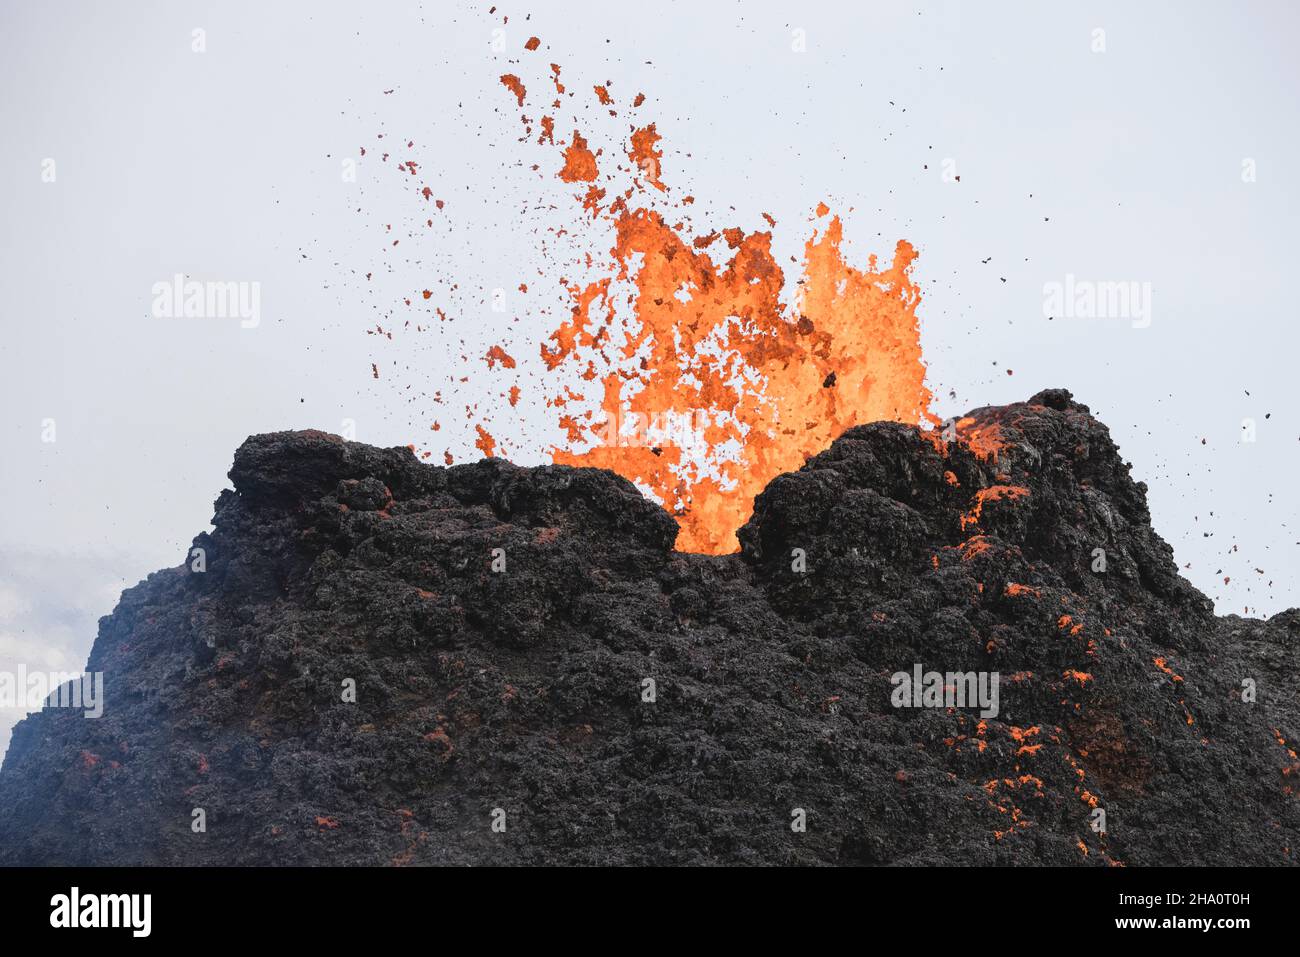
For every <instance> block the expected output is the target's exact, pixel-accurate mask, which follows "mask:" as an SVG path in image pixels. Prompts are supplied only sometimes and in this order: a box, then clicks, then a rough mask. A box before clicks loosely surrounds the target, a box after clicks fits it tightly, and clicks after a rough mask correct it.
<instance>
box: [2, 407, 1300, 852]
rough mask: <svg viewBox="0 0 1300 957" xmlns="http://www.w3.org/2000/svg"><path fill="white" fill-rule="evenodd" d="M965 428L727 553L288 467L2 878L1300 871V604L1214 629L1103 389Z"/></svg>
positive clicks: (846, 454)
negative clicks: (1088, 401)
mask: <svg viewBox="0 0 1300 957" xmlns="http://www.w3.org/2000/svg"><path fill="white" fill-rule="evenodd" d="M963 423H964V424H963V433H962V434H963V436H964V437H965V439H964V440H963V439H959V440H957V441H944V440H943V439H941V438H938V437H936V436H935V435H933V434H931V433H923V432H921V431H919V430H917V429H916V428H913V427H910V426H904V425H899V424H893V423H876V424H873V425H867V426H859V427H856V428H852V429H850V430H848V431H847V432H845V433H844V434H843V435H842V436H841V437H840V438H839V439H838V440H837V441H836V442H835V443H834V444H833V445H832V446H831V447H830V448H829V449H827V450H826V451H824V452H822V453H821V454H820V455H817V456H816V457H814V458H812V459H810V460H809V461H808V463H807V464H806V465H805V466H804V467H803V468H802V469H800V470H799V471H798V472H793V473H788V474H785V475H781V476H779V477H778V478H776V479H775V480H773V481H772V482H771V483H770V484H769V485H768V486H767V488H766V490H765V491H764V492H763V493H762V494H761V495H759V496H758V498H757V499H756V500H755V508H754V514H753V518H752V519H751V520H750V521H749V523H748V524H746V525H745V526H744V528H743V529H741V531H740V535H739V537H740V541H741V544H742V548H741V551H740V552H739V553H738V554H736V555H729V556H721V557H717V556H703V555H690V554H682V553H678V552H675V551H674V550H673V542H674V538H675V536H676V534H677V527H676V524H675V523H674V521H673V519H672V518H671V517H670V516H669V515H668V514H667V513H665V512H664V511H663V510H661V509H660V508H659V507H657V506H656V505H655V504H653V503H652V502H650V501H648V500H646V499H645V498H643V497H642V496H641V495H640V494H639V493H638V492H637V490H636V488H635V487H634V486H633V485H632V484H631V483H629V482H628V481H626V480H625V479H623V478H620V477H618V476H617V475H614V474H613V473H610V472H605V471H600V470H594V469H575V468H567V467H561V466H545V467H539V468H519V467H516V466H514V465H511V464H510V463H508V462H505V461H502V460H500V459H486V460H483V461H481V462H478V463H477V464H472V465H460V466H455V467H452V468H439V467H435V466H432V465H427V464H422V463H420V462H419V461H417V459H416V458H415V456H414V455H413V454H412V453H411V452H409V451H408V450H406V449H377V448H371V447H369V446H365V445H360V444H356V443H352V442H345V441H343V440H342V439H340V438H338V437H337V436H333V435H328V434H325V433H322V432H289V433H277V434H273V435H258V436H253V437H252V438H249V439H248V440H247V441H246V442H244V444H243V445H242V446H241V447H240V448H239V450H238V451H237V452H236V454H235V461H234V466H233V468H232V469H231V472H230V478H231V480H232V482H233V486H234V488H233V490H227V491H224V492H222V493H221V496H220V497H219V498H218V500H217V502H216V515H215V518H214V520H213V525H214V531H213V532H212V533H211V534H208V533H204V534H202V535H199V536H198V537H197V538H196V539H195V540H194V546H195V547H196V548H200V549H202V550H203V554H204V556H205V560H206V567H205V570H203V571H195V570H193V566H194V564H195V563H194V561H193V559H192V558H190V557H189V556H186V561H185V562H184V563H182V564H181V565H179V566H178V567H175V568H170V569H166V570H163V571H159V572H156V573H155V574H153V575H150V576H149V578H148V579H147V580H146V581H144V582H142V583H140V584H139V585H137V586H135V587H134V588H131V589H128V590H127V591H126V592H124V593H123V595H122V599H121V602H120V604H119V605H118V607H117V608H116V610H115V611H114V612H113V613H112V614H111V615H109V616H107V617H105V618H104V619H102V620H101V622H100V628H99V635H98V638H97V640H96V641H95V644H94V648H93V650H92V652H91V654H90V660H89V664H88V669H87V670H89V671H92V672H93V671H100V672H103V675H104V681H105V708H104V713H103V716H102V717H100V718H98V719H87V718H86V717H85V716H84V715H83V714H82V713H81V712H79V711H73V710H70V709H67V708H47V709H45V710H44V711H41V712H38V713H36V714H34V715H32V716H31V717H28V718H27V719H26V720H24V721H23V722H21V723H20V724H19V726H18V727H17V729H16V730H15V732H14V735H13V741H12V744H11V746H10V749H9V752H8V754H7V756H6V758H5V762H4V766H3V769H2V770H0V863H4V864H10V865H13V864H145V865H151V864H185V865H205V864H254V865H277V864H283V865H302V864H317V863H320V864H326V863H328V864H366V865H375V864H393V865H423V864H479V865H491V864H501V865H505V864H533V865H540V864H873V865H883V864H896V865H930V864H972V865H975V864H993V865H1034V864H1044V865H1091V866H1108V865H1128V866H1143V865H1161V864H1163V865H1211V864H1248V865H1285V864H1291V863H1294V862H1295V861H1296V859H1297V856H1300V795H1297V794H1296V792H1295V788H1296V785H1297V784H1298V783H1300V761H1297V758H1296V753H1295V750H1294V748H1295V740H1296V738H1297V737H1300V706H1298V705H1297V699H1296V696H1295V683H1296V680H1297V678H1298V677H1300V660H1298V657H1300V656H1298V653H1297V647H1298V641H1300V610H1296V609H1292V610H1289V611H1286V612H1283V613H1280V614H1277V615H1275V616H1273V617H1272V618H1271V619H1269V620H1267V621H1260V620H1250V619H1244V618H1240V617H1236V616H1229V617H1226V618H1217V617H1215V616H1214V614H1213V613H1212V609H1211V604H1210V602H1209V601H1208V600H1207V599H1206V598H1205V597H1204V596H1203V595H1202V594H1200V593H1199V592H1198V591H1197V590H1196V589H1195V588H1193V587H1192V586H1191V585H1190V584H1189V583H1188V582H1186V581H1185V580H1184V579H1182V578H1181V577H1179V575H1178V571H1177V568H1176V567H1175V565H1174V562H1173V557H1172V552H1171V549H1170V548H1169V546H1168V545H1167V544H1166V543H1165V542H1164V541H1163V540H1161V539H1160V537H1159V536H1158V535H1156V533H1155V532H1154V531H1153V530H1152V528H1151V521H1150V514H1149V512H1148V509H1147V504H1146V489H1145V487H1144V486H1143V485H1142V484H1141V483H1137V482H1134V481H1133V480H1132V479H1131V478H1130V476H1129V467H1128V465H1126V464H1125V463H1124V462H1123V460H1122V459H1121V457H1120V455H1119V453H1118V451H1117V449H1116V447H1115V445H1114V443H1113V442H1112V441H1111V438H1110V435H1109V433H1108V431H1107V429H1106V428H1105V426H1103V425H1102V424H1100V423H1099V422H1097V421H1096V420H1095V419H1094V418H1093V417H1092V416H1091V415H1090V414H1089V412H1088V409H1087V408H1086V407H1085V406H1083V405H1080V404H1078V403H1075V402H1074V401H1073V400H1072V399H1071V396H1070V394H1069V393H1068V392H1065V391H1063V390H1048V391H1045V392H1041V393H1039V394H1038V395H1036V396H1034V397H1033V398H1031V399H1030V400H1029V401H1028V402H1024V403H1016V404H1013V405H1009V406H1005V407H998V408H984V409H977V410H975V411H973V412H971V413H970V415H969V416H968V417H967V419H965V420H963ZM990 436H992V437H994V438H995V439H996V441H995V442H994V441H993V440H992V439H990V438H989V437H990ZM991 448H995V450H993V451H990V449H991ZM1099 549H1100V550H1101V551H1100V552H1099V551H1098V550H1099ZM1099 558H1100V559H1102V560H1104V566H1103V565H1101V564H1100V563H1099ZM1103 567H1104V570H1102V568H1103ZM917 666H920V667H921V668H922V669H924V670H925V671H930V670H935V671H939V672H944V673H947V672H975V673H978V674H980V675H984V676H989V675H993V674H996V675H997V676H998V679H999V687H1000V694H999V702H998V713H997V715H996V716H986V717H981V716H980V710H981V709H980V708H979V706H978V705H972V706H967V707H946V706H943V704H942V702H941V703H940V706H938V707H895V700H896V699H895V695H894V692H895V690H896V686H895V683H894V681H893V680H892V679H891V676H893V675H895V674H897V673H899V672H905V673H912V672H913V670H914V668H916V667H917ZM647 679H650V680H649V681H647ZM353 686H354V687H355V695H354V696H355V700H354V701H353V700H348V699H349V698H351V697H352V695H351V694H349V690H348V689H349V688H350V687H353ZM650 699H652V700H650ZM904 703H908V702H904ZM197 809H201V811H202V813H201V814H196V810H197ZM1099 810H1100V811H1101V812H1103V814H1102V815H1099V814H1098V813H1097V811H1099ZM200 820H201V821H202V823H203V825H204V826H203V827H202V828H199V827H198V825H197V823H196V822H198V821H200ZM801 823H802V825H803V826H802V827H801V826H800V825H801ZM1102 824H1104V827H1103V826H1101V825H1102Z"/></svg>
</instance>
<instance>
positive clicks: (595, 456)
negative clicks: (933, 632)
mask: <svg viewBox="0 0 1300 957" xmlns="http://www.w3.org/2000/svg"><path fill="white" fill-rule="evenodd" d="M553 72H555V74H556V76H557V77H558V70H555V69H553ZM510 80H511V81H513V82H510V83H506V85H507V86H508V87H509V88H510V89H511V92H513V93H515V94H516V95H517V96H518V95H519V94H520V93H522V89H523V88H522V84H519V81H518V80H517V79H516V78H514V77H511V78H510ZM504 82H506V78H503V83H504ZM557 83H558V80H557ZM515 84H518V87H516V85H515ZM597 95H598V97H599V100H600V103H601V105H602V106H604V105H609V104H610V103H613V102H614V101H613V100H612V98H610V94H609V92H608V91H607V90H605V89H603V88H602V89H600V90H599V91H598V93H597ZM641 99H642V98H641V97H638V99H637V101H636V103H635V104H633V105H634V106H635V105H639V103H640V101H641ZM556 105H557V106H558V105H559V104H558V101H557V103H556ZM527 122H528V120H527V119H526V118H525V123H527ZM547 125H548V127H549V126H550V124H547ZM593 135H594V134H593ZM543 139H545V137H543ZM660 142H661V138H660V135H659V133H658V132H657V131H656V129H655V125H654V124H652V123H651V124H646V125H644V126H641V127H639V128H632V129H631V132H630V134H629V135H628V136H627V137H626V140H625V141H624V142H623V143H622V144H618V148H617V149H615V148H613V146H611V148H610V150H609V151H608V152H607V155H611V156H618V155H623V156H626V157H628V159H629V160H630V161H631V165H630V166H629V165H627V164H619V165H618V166H617V169H614V168H610V169H606V168H605V164H601V166H599V167H598V165H597V162H596V156H595V155H594V154H593V153H592V151H591V149H590V148H589V146H588V141H587V139H586V138H584V137H583V135H582V134H581V133H580V132H579V131H577V130H575V131H574V133H573V135H572V138H571V139H570V141H569V143H568V144H567V145H565V144H556V145H557V148H558V149H562V150H563V163H562V165H560V167H559V168H558V170H557V172H556V173H555V175H556V176H558V178H559V179H560V180H562V181H563V182H565V183H569V184H577V185H578V187H579V188H578V190H577V191H576V192H575V193H574V198H575V200H577V201H578V202H579V203H580V204H581V208H582V210H584V211H585V212H587V213H589V214H590V216H591V220H589V221H587V224H591V223H592V222H593V221H594V224H595V225H596V226H597V227H599V226H605V227H606V228H611V229H612V232H613V235H614V237H615V240H614V246H613V248H612V249H611V250H610V256H609V258H608V260H606V261H597V260H595V259H593V258H592V257H591V256H588V257H587V258H588V262H589V264H590V265H592V266H593V268H594V270H595V275H596V278H595V279H585V278H584V279H583V280H582V281H576V282H569V283H568V285H567V290H568V294H569V296H570V297H571V300H572V311H571V314H570V315H569V317H568V318H567V319H566V320H565V321H563V322H562V323H561V324H560V326H559V327H558V328H556V329H554V331H553V332H551V334H550V335H549V337H548V338H547V339H546V341H545V342H544V343H543V344H542V346H541V351H542V358H543V360H544V362H545V364H546V367H547V369H548V370H549V371H550V372H551V373H554V374H555V376H556V378H555V380H554V381H555V385H554V387H553V389H548V392H549V393H550V395H551V398H550V399H549V400H548V405H549V406H551V407H552V408H553V409H555V411H556V414H557V422H558V424H559V425H560V426H561V428H562V429H563V430H564V431H565V434H566V436H567V438H566V440H565V442H564V444H563V445H562V446H561V447H558V448H556V449H555V450H554V452H553V457H554V460H555V461H556V462H559V463H563V464H568V465H579V466H595V467H600V468H607V469H612V470H613V471H615V472H618V473H619V474H621V475H623V476H625V477H627V478H628V479H631V480H632V481H633V482H635V483H637V484H638V485H639V486H641V487H642V488H643V489H645V490H646V491H648V492H649V493H651V494H652V495H654V496H655V497H656V498H658V500H659V501H661V502H662V503H663V504H664V506H665V507H666V508H667V509H668V510H669V511H671V512H672V513H673V514H674V515H675V516H676V517H677V520H678V523H679V524H680V526H681V534H680V535H679V537H678V539H677V548H678V549H681V550H683V551H694V552H707V553H710V554H724V553H727V552H732V551H735V550H736V548H737V547H738V545H737V540H736V534H735V533H736V529H738V528H739V527H740V526H741V525H742V524H744V522H745V521H746V520H747V519H748V518H749V515H750V513H751V511H752V508H753V499H754V496H755V495H756V494H757V493H758V492H760V491H762V489H763V487H764V486H765V485H766V484H767V483H768V482H770V481H771V480H772V479H773V478H774V477H775V476H777V475H779V474H780V473H782V472H786V471H790V470H794V469H798V468H799V467H800V466H802V465H803V463H804V460H805V458H806V457H807V456H809V455H813V454H815V453H817V452H820V451H821V450H823V449H824V448H826V447H827V446H828V445H829V444H830V443H831V442H832V441H833V440H834V439H835V438H836V437H838V436H839V434H840V433H841V432H843V431H844V430H845V429H847V428H849V427H851V426H854V425H858V424H861V423H866V422H874V421H878V420H892V421H897V422H907V423H913V424H916V423H920V422H922V421H929V422H932V423H933V422H935V421H936V420H935V419H934V418H933V416H931V415H930V413H929V404H930V400H931V395H930V391H929V390H928V389H927V388H926V386H925V366H924V364H923V363H922V360H921V342H920V333H919V329H918V324H917V315H916V310H917V306H918V304H919V302H920V298H921V297H920V292H919V290H918V289H917V287H916V285H915V284H914V283H913V281H912V277H911V267H912V264H913V262H914V261H915V260H916V258H917V255H918V254H917V252H916V250H915V249H914V248H913V247H912V245H911V244H910V243H908V242H906V241H899V242H898V244H897V246H896V248H895V250H894V254H893V258H892V260H890V261H888V262H886V263H884V264H878V263H877V261H876V257H875V256H874V255H873V256H871V257H870V258H869V260H868V262H867V265H866V267H865V268H858V267H855V266H854V265H851V264H850V263H849V262H848V261H847V260H846V258H845V256H844V254H843V252H842V251H841V241H842V239H843V230H842V225H841V222H840V219H839V217H838V216H831V217H830V218H829V220H828V221H827V220H826V219H825V217H826V216H827V215H828V214H829V210H828V208H827V207H826V206H825V204H819V205H818V209H817V217H818V225H817V226H816V228H814V230H813V233H812V236H811V238H809V239H808V240H807V242H806V244H805V246H804V261H803V263H802V270H801V272H800V275H799V277H798V282H797V284H795V285H793V286H791V287H787V281H786V274H785V271H784V270H783V269H782V268H781V266H780V265H778V264H777V262H776V259H775V258H774V256H773V253H772V232H771V231H755V232H749V233H746V232H744V231H742V230H741V229H738V228H731V229H725V230H722V231H720V232H716V231H715V232H708V233H705V234H702V235H698V236H695V237H691V236H689V235H687V232H686V226H685V225H684V224H683V223H681V222H670V221H669V220H668V219H667V218H665V214H664V213H663V212H660V211H659V210H660V209H662V208H663V207H664V206H665V205H668V206H669V207H670V209H671V210H672V212H671V213H670V215H672V216H673V217H674V218H676V217H677V216H678V215H679V214H680V212H681V209H682V207H683V206H689V205H691V204H693V202H694V199H693V197H685V198H683V199H682V200H680V201H678V202H677V203H676V204H672V203H671V201H670V200H666V199H665V197H664V194H665V193H667V192H669V187H668V186H667V185H665V183H664V182H663V181H662V179H661V174H662V171H661V165H662V164H663V162H664V155H665V154H664V151H663V149H662V148H661V147H660ZM552 168H553V169H554V167H552ZM620 176H621V177H623V178H624V181H625V182H626V187H625V188H620V185H621V184H620V181H619V177H620ZM647 187H648V188H647ZM607 198H609V200H610V201H609V202H608V203H606V202H605V201H606V199H607ZM683 218H685V217H683ZM765 219H766V220H767V222H768V223H769V225H771V226H775V222H774V221H773V220H772V219H771V217H766V216H765ZM788 288H793V289H795V290H796V292H795V293H794V295H793V296H792V297H790V296H789V293H788ZM787 298H790V299H791V301H786V300H787ZM566 373H568V374H569V375H568V379H567V380H565V381H564V382H562V381H561V380H562V379H564V376H565V374H566ZM575 382H578V383H586V384H588V385H589V388H587V389H585V390H584V391H575V389H574V386H573V383H575ZM579 388H581V387H580V386H579ZM483 444H484V445H485V444H487V443H486V442H485V443H483ZM480 447H482V446H480Z"/></svg>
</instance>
